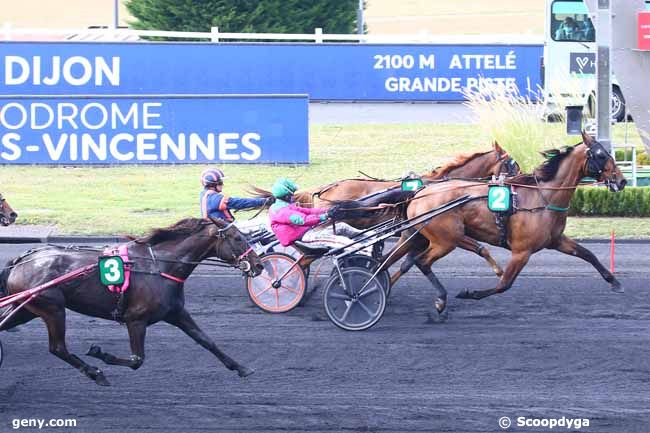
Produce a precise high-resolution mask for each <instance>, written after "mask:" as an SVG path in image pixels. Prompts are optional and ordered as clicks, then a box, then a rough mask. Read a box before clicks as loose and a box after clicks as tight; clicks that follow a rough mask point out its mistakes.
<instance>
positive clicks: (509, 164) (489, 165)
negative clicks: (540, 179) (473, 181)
mask: <svg viewBox="0 0 650 433" xmlns="http://www.w3.org/2000/svg"><path fill="white" fill-rule="evenodd" d="M501 173H505V174H506V175H507V176H515V175H517V174H520V173H521V170H520V169H519V164H517V161H515V160H514V159H512V158H511V157H510V155H509V154H508V152H506V151H505V150H504V149H503V148H501V146H499V144H498V143H497V142H496V141H495V142H494V143H493V144H492V150H488V151H487V152H476V153H473V154H471V155H467V154H465V155H458V156H457V157H456V158H454V159H453V160H452V161H450V162H448V163H447V164H445V165H443V166H442V167H439V168H436V169H435V170H434V171H432V172H431V173H430V174H429V175H425V176H423V178H426V179H432V180H435V179H442V178H445V177H448V178H485V177H489V176H499V175H500V174H501Z"/></svg>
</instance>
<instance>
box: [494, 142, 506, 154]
mask: <svg viewBox="0 0 650 433" xmlns="http://www.w3.org/2000/svg"><path fill="white" fill-rule="evenodd" d="M492 148H493V149H494V150H495V151H496V152H497V153H498V154H502V153H504V151H503V148H502V147H501V146H499V143H497V141H496V140H494V143H492Z"/></svg>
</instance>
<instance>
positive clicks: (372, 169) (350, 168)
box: [0, 124, 650, 237]
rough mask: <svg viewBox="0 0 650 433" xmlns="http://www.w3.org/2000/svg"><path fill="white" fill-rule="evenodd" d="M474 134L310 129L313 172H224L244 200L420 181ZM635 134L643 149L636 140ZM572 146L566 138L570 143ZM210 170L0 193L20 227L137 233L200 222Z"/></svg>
mask: <svg viewBox="0 0 650 433" xmlns="http://www.w3.org/2000/svg"><path fill="white" fill-rule="evenodd" d="M546 127H547V128H549V129H551V130H552V129H553V128H555V131H551V132H554V133H555V132H557V129H562V128H563V125H558V124H554V125H547V126H546ZM614 131H615V140H618V141H622V137H623V129H622V127H621V126H617V127H616V128H615V130H614ZM477 134H480V132H478V128H476V127H475V126H473V125H345V126H312V127H311V131H310V142H311V164H310V165H308V166H277V165H275V166H274V165H252V166H251V165H225V166H223V168H224V170H225V171H226V175H227V176H228V179H227V183H226V188H225V191H226V193H227V194H229V195H233V196H237V195H245V189H246V186H247V185H248V184H255V185H257V186H259V187H262V188H264V187H269V186H270V185H271V184H272V183H273V181H274V180H275V179H276V178H277V177H279V176H288V177H291V178H294V179H296V181H297V182H298V183H299V185H300V186H302V187H309V186H315V185H322V184H325V183H328V182H330V181H333V180H336V179H342V178H349V177H356V176H357V175H358V170H362V171H364V172H365V173H368V174H371V175H374V176H378V177H390V178H392V177H396V176H400V175H402V174H404V173H405V172H407V171H409V170H414V171H416V172H422V171H425V170H429V169H431V168H433V167H435V166H438V165H440V164H442V163H444V162H445V161H448V160H449V159H451V158H452V157H453V155H456V154H458V153H464V152H473V151H479V150H488V149H490V143H489V140H488V139H487V138H486V137H482V136H480V135H477ZM631 135H632V141H633V142H634V143H635V144H637V145H638V146H641V142H640V139H639V137H638V135H636V132H635V131H634V134H631ZM577 141H579V140H578V139H577V138H576V137H567V138H566V144H575V143H576V142H577ZM206 167H207V166H206V165H175V166H156V167H152V166H127V167H107V168H73V167H39V166H3V167H1V168H0V192H2V193H3V194H4V195H5V197H6V198H7V199H8V201H9V202H10V203H11V205H12V206H13V207H14V208H15V209H16V211H17V212H18V213H19V214H20V216H19V220H18V223H19V224H54V225H56V226H57V229H58V233H60V234H125V233H132V234H140V233H144V232H145V231H147V230H148V229H150V228H152V227H161V226H165V225H168V224H171V223H173V222H175V221H177V220H179V219H181V218H183V217H187V216H199V206H198V194H199V190H200V185H199V174H200V173H201V171H202V170H203V169H204V168H206ZM240 218H241V216H240ZM597 221H598V220H597V219H592V218H589V219H577V218H572V219H570V225H569V231H570V234H571V235H572V236H596V237H605V236H608V235H609V229H608V228H607V227H606V226H607V224H602V223H598V222H597ZM607 221H611V220H610V219H608V220H607ZM615 221H616V228H617V231H618V230H619V229H620V230H621V231H622V232H624V233H628V234H629V235H630V236H636V235H642V236H650V222H649V221H646V220H644V219H637V220H629V219H616V220H615ZM628 227H629V229H628ZM622 234H623V233H622ZM623 235H624V234H623Z"/></svg>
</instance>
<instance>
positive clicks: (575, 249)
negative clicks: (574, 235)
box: [552, 235, 624, 293]
mask: <svg viewBox="0 0 650 433" xmlns="http://www.w3.org/2000/svg"><path fill="white" fill-rule="evenodd" d="M552 248H554V249H556V250H558V251H559V252H561V253H564V254H568V255H570V256H574V257H579V258H581V259H582V260H584V261H586V262H589V263H591V265H592V266H593V267H594V268H596V270H597V271H598V272H599V273H600V275H601V276H602V277H603V278H604V279H605V281H607V282H608V283H609V284H610V286H611V289H612V291H614V292H616V293H623V292H624V290H623V287H622V286H621V283H619V281H618V280H617V279H616V277H614V275H612V273H611V272H609V271H608V270H607V269H606V268H605V267H604V266H603V265H602V263H600V261H599V260H598V259H597V258H596V256H595V255H594V253H592V252H591V251H589V250H588V249H587V248H585V247H583V246H582V245H580V244H579V243H577V242H576V241H575V240H574V239H571V238H570V237H568V236H565V235H562V237H561V238H560V239H559V240H558V242H557V244H555V245H553V247H552Z"/></svg>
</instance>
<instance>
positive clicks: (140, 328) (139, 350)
mask: <svg viewBox="0 0 650 433" xmlns="http://www.w3.org/2000/svg"><path fill="white" fill-rule="evenodd" d="M126 328H127V329H128V331H129V340H130V342H131V353H132V355H131V356H130V357H129V358H127V359H124V358H118V357H117V356H114V355H111V354H110V353H106V352H103V351H102V348H101V347H99V346H97V345H95V344H93V345H92V346H90V349H88V353H86V355H88V356H92V357H93V358H97V359H101V360H102V361H104V362H105V363H106V364H108V365H119V366H122V367H130V368H131V369H133V370H137V369H138V368H140V366H142V364H143V363H144V337H145V335H146V333H147V322H144V321H141V320H138V321H131V322H127V323H126Z"/></svg>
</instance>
